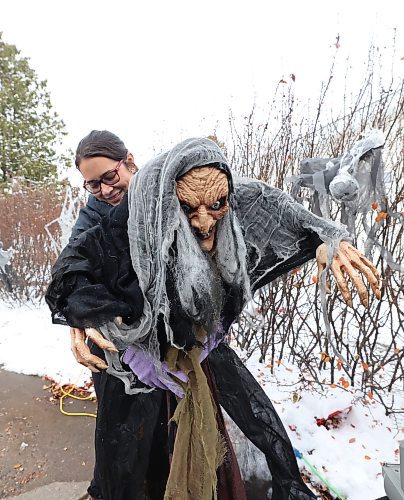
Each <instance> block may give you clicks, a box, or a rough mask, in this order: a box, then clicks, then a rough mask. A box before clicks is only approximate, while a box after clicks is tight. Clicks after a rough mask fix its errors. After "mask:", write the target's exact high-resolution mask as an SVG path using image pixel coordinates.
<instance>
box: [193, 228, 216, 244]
mask: <svg viewBox="0 0 404 500" xmlns="http://www.w3.org/2000/svg"><path fill="white" fill-rule="evenodd" d="M194 232H195V236H196V237H197V238H198V240H201V241H204V240H208V239H209V238H210V237H211V236H212V234H213V227H212V229H210V230H209V231H208V232H207V233H201V232H200V231H197V230H195V231H194Z"/></svg>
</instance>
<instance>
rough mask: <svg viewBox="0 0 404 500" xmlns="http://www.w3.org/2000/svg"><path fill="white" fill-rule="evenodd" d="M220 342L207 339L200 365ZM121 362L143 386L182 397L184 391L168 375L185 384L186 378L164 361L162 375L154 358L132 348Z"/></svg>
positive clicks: (127, 350) (128, 349) (220, 339)
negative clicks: (128, 367)
mask: <svg viewBox="0 0 404 500" xmlns="http://www.w3.org/2000/svg"><path fill="white" fill-rule="evenodd" d="M222 340H223V339H222V338H219V339H214V340H213V339H211V338H210V339H208V340H207V341H206V342H205V344H204V348H203V351H202V352H201V354H200V355H199V362H200V363H202V361H203V360H205V359H206V358H207V357H208V355H209V353H210V352H211V351H212V350H213V349H215V348H216V347H217V346H218V345H219V343H220V342H221V341H222ZM122 360H123V362H124V363H126V364H127V365H129V366H130V369H131V370H132V371H133V373H134V374H135V375H136V376H137V378H138V379H139V380H140V381H141V382H143V383H144V384H145V385H148V386H149V387H155V388H157V389H164V390H168V391H171V392H173V393H174V394H175V395H176V396H178V397H180V398H183V397H184V390H183V389H182V387H181V386H180V385H178V384H177V383H176V382H175V381H174V380H173V379H172V378H171V377H170V375H174V376H175V377H177V378H178V379H179V380H181V381H182V382H184V383H187V382H188V377H187V375H185V373H184V372H182V371H181V370H179V371H173V370H170V369H169V368H168V365H167V363H166V362H165V361H164V362H163V363H161V368H162V373H158V372H157V369H156V365H155V360H154V358H153V357H152V356H151V355H150V354H149V353H147V352H145V351H141V350H139V349H135V348H134V347H128V348H127V349H126V351H125V352H124V354H123V358H122Z"/></svg>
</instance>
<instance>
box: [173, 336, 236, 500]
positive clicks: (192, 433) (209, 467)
mask: <svg viewBox="0 0 404 500" xmlns="http://www.w3.org/2000/svg"><path fill="white" fill-rule="evenodd" d="M201 333H202V332H201ZM201 337H202V338H205V334H204V332H203V336H202V334H200V335H199V340H201ZM201 351H202V348H201V347H194V348H193V349H192V350H191V351H189V352H186V353H184V352H183V351H179V350H178V349H176V348H174V347H171V348H170V349H169V352H168V354H167V357H166V359H167V362H168V365H169V367H170V369H171V370H174V371H176V370H182V371H183V372H184V373H185V374H186V375H187V376H188V379H189V381H188V383H187V384H183V386H184V390H185V397H184V398H183V399H181V400H180V402H179V403H178V406H177V408H176V410H175V413H174V416H173V417H172V420H173V421H174V422H175V423H176V424H177V432H176V437H175V443H174V451H173V457H172V462H171V467H170V475H169V477H168V481H167V487H166V492H165V495H164V500H212V499H213V500H216V499H217V474H216V471H217V469H218V467H219V466H220V465H221V464H222V463H223V460H224V457H225V454H226V447H225V444H224V440H223V437H222V436H221V434H220V432H219V429H218V427H217V422H216V405H215V403H214V401H213V399H212V395H211V392H210V389H209V386H208V382H207V379H206V376H205V374H204V372H203V370H202V367H201V364H200V362H199V356H200V353H201Z"/></svg>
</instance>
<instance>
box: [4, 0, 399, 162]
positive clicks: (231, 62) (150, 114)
mask: <svg viewBox="0 0 404 500" xmlns="http://www.w3.org/2000/svg"><path fill="white" fill-rule="evenodd" d="M403 19H404V1H402V0H384V1H383V2H376V1H374V0H350V1H346V0H340V1H338V2H331V1H325V0H321V1H317V0H306V1H305V2H303V1H301V0H289V1H284V2H281V1H270V0H263V1H259V0H248V1H247V0H245V1H243V2H237V1H235V0H233V1H227V0H216V1H212V0H203V1H193V0H154V1H153V0H143V1H140V0H131V1H130V0H114V1H110V0H109V1H104V0H81V1H78V0H69V1H66V0H57V1H55V0H36V1H32V0H1V1H0V31H2V32H3V39H4V40H5V41H6V42H8V43H12V44H15V45H16V46H17V47H18V48H19V49H20V50H21V52H22V54H23V55H24V56H27V57H30V59H31V66H32V67H33V68H34V69H35V70H36V71H37V73H38V75H39V76H40V78H42V79H47V81H48V88H49V90H50V93H51V97H52V102H53V104H54V107H55V109H56V110H57V112H58V113H59V114H60V116H61V117H62V118H63V120H64V121H65V123H66V125H67V130H68V133H69V136H68V139H67V146H69V147H71V148H72V149H75V147H76V145H77V143H78V141H79V140H80V139H81V138H82V137H83V136H84V135H86V134H87V133H88V132H89V131H90V130H92V129H103V128H106V129H109V130H111V131H113V132H115V133H117V134H118V135H119V136H121V137H122V138H123V139H124V141H125V142H126V145H127V146H128V147H129V149H131V150H132V151H133V153H134V154H135V158H137V160H138V163H139V164H141V163H143V162H144V161H146V160H147V159H149V158H150V157H151V156H152V155H153V153H154V151H157V152H158V151H161V150H162V149H165V148H166V147H169V146H170V145H172V144H173V143H176V142H178V141H179V140H182V139H183V138H185V137H188V136H192V135H208V134H209V133H211V132H212V131H213V130H214V129H215V127H216V126H217V125H223V124H225V123H226V122H227V120H228V116H229V108H230V107H231V108H232V109H233V112H234V113H235V114H236V115H242V114H243V113H244V114H245V113H248V112H249V111H250V109H251V106H252V103H253V101H254V99H255V98H256V99H257V101H258V102H262V103H265V102H268V101H270V100H271V96H272V94H273V91H274V89H275V86H276V84H277V82H279V80H280V79H281V78H282V77H289V75H290V74H291V73H294V74H295V75H296V91H297V93H298V94H299V95H300V96H302V97H303V98H308V97H310V96H311V97H314V96H315V95H317V93H318V89H319V85H320V82H321V80H322V79H325V78H327V76H328V71H329V67H330V61H331V56H332V54H333V51H334V47H333V44H334V43H335V38H336V35H337V34H338V33H340V35H341V42H340V43H341V48H340V53H339V54H338V56H339V60H340V61H345V59H346V58H347V57H349V59H350V61H351V62H352V64H353V66H354V68H356V69H357V70H358V68H362V69H363V63H364V61H365V60H366V53H367V49H368V47H369V43H370V41H372V40H373V41H374V42H375V43H377V44H379V45H381V46H383V45H387V46H389V45H391V40H392V38H393V28H394V27H397V28H398V29H400V24H401V31H398V35H397V39H398V42H397V47H398V54H397V61H400V58H401V56H403V55H404V50H403V49H404V48H403V40H404V37H403V33H402V32H403V30H404V28H403ZM403 65H404V63H402V64H401V66H399V68H401V69H402V67H403ZM358 78H359V77H358Z"/></svg>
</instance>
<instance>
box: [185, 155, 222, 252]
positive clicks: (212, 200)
mask: <svg viewBox="0 0 404 500" xmlns="http://www.w3.org/2000/svg"><path fill="white" fill-rule="evenodd" d="M177 196H178V199H179V202H180V204H181V208H182V210H183V211H184V212H185V214H186V215H187V217H188V219H189V222H190V224H191V227H192V229H193V232H194V235H195V237H196V238H197V240H198V242H199V245H200V247H201V249H202V250H203V251H204V252H210V251H211V250H212V249H213V248H214V245H215V237H216V229H217V228H216V224H217V221H218V220H220V219H222V218H223V217H224V216H225V214H226V213H227V212H228V210H229V201H228V198H229V183H228V178H227V175H226V174H225V173H224V172H223V171H222V170H219V169H218V168H216V167H213V166H209V165H207V166H204V167H195V168H193V169H192V170H190V171H189V172H187V173H186V174H185V175H183V176H182V177H180V178H179V179H178V180H177Z"/></svg>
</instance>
